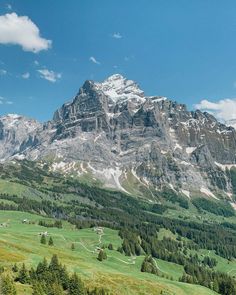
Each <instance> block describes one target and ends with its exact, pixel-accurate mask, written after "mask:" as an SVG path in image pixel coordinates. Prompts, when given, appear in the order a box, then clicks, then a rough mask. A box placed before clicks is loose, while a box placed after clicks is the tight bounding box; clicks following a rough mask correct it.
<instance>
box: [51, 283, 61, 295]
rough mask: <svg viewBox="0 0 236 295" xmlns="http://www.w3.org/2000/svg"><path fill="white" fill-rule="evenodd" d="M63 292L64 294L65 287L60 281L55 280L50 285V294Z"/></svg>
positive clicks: (56, 294)
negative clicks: (63, 287)
mask: <svg viewBox="0 0 236 295" xmlns="http://www.w3.org/2000/svg"><path fill="white" fill-rule="evenodd" d="M62 294H63V289H62V286H61V285H60V284H59V283H57V282H55V283H53V284H52V285H51V286H50V290H49V292H48V295H62Z"/></svg>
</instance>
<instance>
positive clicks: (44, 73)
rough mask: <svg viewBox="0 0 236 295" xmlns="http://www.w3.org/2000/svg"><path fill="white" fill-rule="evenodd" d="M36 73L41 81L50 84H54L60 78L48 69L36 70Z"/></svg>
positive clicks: (59, 75) (59, 74)
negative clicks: (46, 81)
mask: <svg viewBox="0 0 236 295" xmlns="http://www.w3.org/2000/svg"><path fill="white" fill-rule="evenodd" d="M38 72H39V73H40V77H41V78H42V79H45V80H48V81H50V82H52V83H55V82H56V81H57V80H59V79H61V77H62V74H61V73H56V72H54V71H51V70H48V69H41V70H38Z"/></svg>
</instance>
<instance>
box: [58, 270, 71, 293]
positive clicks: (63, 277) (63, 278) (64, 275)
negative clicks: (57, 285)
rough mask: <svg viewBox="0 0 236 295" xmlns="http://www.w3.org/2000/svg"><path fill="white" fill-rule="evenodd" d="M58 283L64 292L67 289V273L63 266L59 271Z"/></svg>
mask: <svg viewBox="0 0 236 295" xmlns="http://www.w3.org/2000/svg"><path fill="white" fill-rule="evenodd" d="M60 282H61V284H62V287H63V289H64V290H66V289H68V287H69V274H68V272H67V269H66V266H65V265H64V266H63V267H62V269H61V271H60Z"/></svg>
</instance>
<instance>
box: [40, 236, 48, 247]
mask: <svg viewBox="0 0 236 295" xmlns="http://www.w3.org/2000/svg"><path fill="white" fill-rule="evenodd" d="M40 243H41V244H43V245H46V244H47V240H46V236H45V235H42V236H41V239H40Z"/></svg>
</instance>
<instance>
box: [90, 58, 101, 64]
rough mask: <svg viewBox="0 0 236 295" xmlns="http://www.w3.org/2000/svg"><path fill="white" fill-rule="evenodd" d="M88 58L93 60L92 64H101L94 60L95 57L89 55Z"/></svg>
mask: <svg viewBox="0 0 236 295" xmlns="http://www.w3.org/2000/svg"><path fill="white" fill-rule="evenodd" d="M89 60H90V61H91V62H93V63H94V64H97V65H100V64H101V63H100V62H99V61H98V60H96V58H95V57H94V56H90V58H89Z"/></svg>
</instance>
